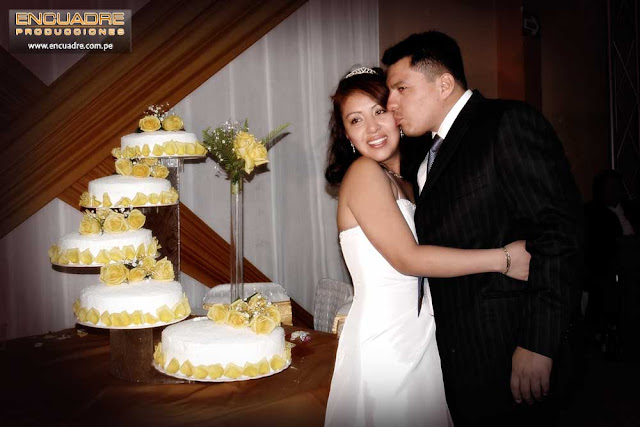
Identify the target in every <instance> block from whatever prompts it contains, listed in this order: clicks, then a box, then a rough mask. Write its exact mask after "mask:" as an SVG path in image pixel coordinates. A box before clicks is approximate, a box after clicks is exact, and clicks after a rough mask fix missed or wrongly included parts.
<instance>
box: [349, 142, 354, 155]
mask: <svg viewBox="0 0 640 427" xmlns="http://www.w3.org/2000/svg"><path fill="white" fill-rule="evenodd" d="M349 144H351V149H352V150H353V154H355V153H356V147H355V145H353V142H351V140H349Z"/></svg>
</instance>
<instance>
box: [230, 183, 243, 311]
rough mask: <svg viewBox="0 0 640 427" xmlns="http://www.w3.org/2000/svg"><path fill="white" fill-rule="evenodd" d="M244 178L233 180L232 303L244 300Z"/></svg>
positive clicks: (231, 237)
mask: <svg viewBox="0 0 640 427" xmlns="http://www.w3.org/2000/svg"><path fill="white" fill-rule="evenodd" d="M242 181H243V180H242V178H241V179H239V180H238V181H234V180H231V212H230V213H231V215H230V218H231V235H230V237H229V253H230V264H229V265H230V268H231V276H230V279H229V283H230V294H231V301H230V302H234V301H235V300H237V299H238V298H244V262H243V261H244V253H243V242H244V239H243V233H242V230H243V218H242Z"/></svg>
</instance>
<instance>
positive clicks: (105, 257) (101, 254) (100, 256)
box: [96, 249, 111, 264]
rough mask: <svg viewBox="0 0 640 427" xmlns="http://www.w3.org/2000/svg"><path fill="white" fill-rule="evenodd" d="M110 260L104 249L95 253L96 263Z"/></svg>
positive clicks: (106, 262)
mask: <svg viewBox="0 0 640 427" xmlns="http://www.w3.org/2000/svg"><path fill="white" fill-rule="evenodd" d="M110 261H111V260H110V259H109V255H108V254H107V250H106V249H100V252H98V255H96V263H98V264H108V263H109V262H110Z"/></svg>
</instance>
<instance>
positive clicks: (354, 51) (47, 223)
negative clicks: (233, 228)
mask: <svg viewBox="0 0 640 427" xmlns="http://www.w3.org/2000/svg"><path fill="white" fill-rule="evenodd" d="M378 63H379V49H378V5H377V1H376V0H311V1H309V2H308V3H306V4H305V5H303V6H302V7H301V8H300V9H298V11H296V12H295V13H294V14H292V15H291V16H290V17H289V18H287V19H286V20H285V21H283V22H282V23H281V24H280V25H278V26H277V27H276V28H275V29H273V30H272V31H271V32H269V33H268V34H267V35H265V36H264V37H263V38H262V39H261V40H259V41H258V42H257V43H255V44H254V45H253V46H251V47H250V48H249V49H247V50H246V51H245V52H244V53H242V54H241V55H240V56H238V57H237V58H236V59H234V60H233V61H232V62H231V63H229V64H228V65H227V66H226V67H225V68H223V69H222V70H221V71H219V72H218V73H217V74H216V75H214V76H213V77H211V78H210V79H209V80H208V81H207V82H205V83H204V84H203V85H201V86H200V87H199V88H198V89H197V90H196V91H194V92H193V93H191V94H190V95H189V96H187V97H186V98H185V99H183V100H182V101H181V102H180V103H179V104H177V105H176V106H175V107H174V110H175V111H176V112H177V113H178V114H180V115H181V116H182V117H183V119H184V121H185V128H186V129H188V130H189V131H192V132H195V133H196V134H197V135H198V136H200V135H201V132H202V130H203V129H205V128H207V127H209V126H211V127H216V126H219V125H221V124H222V123H223V122H225V121H227V120H232V121H239V122H242V121H244V120H245V118H246V119H248V120H249V127H250V131H251V132H252V133H254V134H255V135H256V136H257V137H263V136H265V135H266V133H267V132H268V131H270V130H271V129H273V128H275V127H276V126H278V125H279V124H282V123H291V126H290V127H289V128H288V130H287V131H288V132H289V135H287V136H286V137H285V138H284V139H282V140H281V141H280V142H278V143H277V144H276V145H275V146H274V147H273V148H272V149H271V150H270V151H269V164H268V167H267V168H266V170H264V171H263V172H261V173H259V174H256V175H254V176H253V177H252V179H251V180H250V181H249V182H247V183H245V186H244V224H245V229H244V248H245V252H244V254H245V257H246V258H247V259H249V260H250V261H251V262H252V263H253V264H254V265H255V266H256V267H258V268H259V269H260V270H261V271H262V272H263V273H265V274H266V275H267V276H268V277H270V278H271V279H272V280H273V281H274V282H277V283H279V284H281V285H282V286H284V287H285V289H286V290H287V291H288V293H289V295H290V296H291V298H293V299H294V300H296V301H297V302H298V303H299V304H301V305H302V306H303V307H304V308H305V309H306V310H307V311H309V312H312V310H313V296H314V292H315V286H316V284H317V283H318V281H319V280H320V279H321V278H323V277H331V278H334V279H339V280H343V281H349V276H348V272H347V270H346V268H345V266H344V263H343V260H342V255H341V253H340V248H339V244H338V233H337V228H336V221H335V215H336V205H337V200H336V199H335V198H334V197H332V195H330V194H329V192H328V189H327V186H326V182H325V180H324V166H325V161H326V150H327V142H328V135H329V132H328V121H329V116H330V111H331V102H330V99H329V96H330V94H331V93H332V92H333V91H334V90H335V88H336V86H337V83H338V81H339V79H340V77H341V76H343V75H344V74H345V73H346V72H347V71H349V69H350V68H351V67H352V66H353V65H356V64H358V65H369V66H373V65H377V64H378ZM161 101H162V100H150V103H157V102H161ZM180 193H181V194H180V198H181V201H182V202H183V203H184V204H185V205H186V206H188V207H189V208H190V209H191V210H193V211H194V212H195V213H196V214H197V215H198V216H199V217H200V218H202V220H204V221H205V222H206V223H207V224H208V225H209V226H210V227H211V228H213V229H214V230H215V231H216V232H217V233H218V234H220V235H221V236H222V237H223V238H225V239H227V240H228V238H229V203H230V197H229V181H228V180H227V179H226V176H225V174H224V172H223V171H221V170H219V169H218V168H217V167H216V164H215V163H214V162H213V161H212V160H210V159H207V160H206V161H201V162H196V163H187V164H186V165H185V166H184V169H183V171H182V175H181V182H180ZM80 219H81V214H80V213H79V212H78V211H76V210H74V209H73V208H71V207H70V206H67V205H66V204H64V203H62V202H60V201H59V200H54V201H52V202H51V203H50V204H49V205H47V207H45V208H43V209H42V210H41V211H39V212H38V213H37V214H36V215H34V216H33V217H31V218H30V219H29V220H27V221H26V222H24V223H23V224H22V225H20V226H19V227H18V228H16V229H15V230H13V231H12V232H11V233H9V234H8V235H7V236H5V237H4V238H3V239H2V240H0V267H1V268H2V270H3V271H4V272H6V273H2V276H3V278H6V279H7V283H5V284H3V286H2V287H1V289H2V290H1V291H0V297H1V299H2V302H1V303H0V304H1V305H0V307H2V310H0V338H3V337H9V338H11V337H15V336H24V335H30V334H38V333H43V332H46V331H48V330H57V329H62V328H68V327H72V326H73V324H74V318H73V314H72V313H71V304H72V303H73V300H74V299H75V298H77V296H78V295H79V293H80V290H81V289H82V287H84V286H86V285H88V284H91V283H95V282H96V281H97V276H96V275H77V274H68V273H61V272H58V271H55V270H53V269H52V268H51V265H50V264H49V263H48V258H47V256H46V254H47V248H48V247H49V245H50V244H51V243H52V242H54V241H55V240H56V239H57V238H58V237H59V236H61V235H62V234H65V233H68V232H70V231H73V230H74V229H76V228H77V227H78V224H79V221H80ZM181 281H182V284H183V286H184V288H185V291H186V292H187V296H188V297H189V300H190V303H191V306H192V307H194V308H197V307H199V306H200V305H201V301H202V297H203V296H204V294H205V293H206V291H207V290H208V288H206V287H205V286H203V285H202V284H200V283H198V282H197V281H195V280H194V279H192V278H190V277H188V276H186V275H185V274H184V273H183V274H182V278H181Z"/></svg>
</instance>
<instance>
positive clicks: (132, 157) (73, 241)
mask: <svg viewBox="0 0 640 427" xmlns="http://www.w3.org/2000/svg"><path fill="white" fill-rule="evenodd" d="M150 113H151V115H148V116H146V117H144V118H143V119H142V120H140V123H139V129H138V133H136V134H132V135H127V136H125V137H123V138H122V141H121V146H120V147H118V148H114V149H113V150H112V154H113V156H114V157H115V158H116V161H115V171H116V174H115V175H112V176H107V177H104V178H99V179H96V180H93V181H90V182H89V188H88V190H89V191H87V192H85V193H83V194H82V196H81V197H80V206H82V207H84V208H86V210H85V214H84V217H83V219H82V222H81V224H80V227H79V230H78V231H77V232H73V233H69V234H67V235H65V236H63V237H62V238H61V239H60V240H59V241H58V242H57V243H56V244H54V245H52V246H51V248H50V249H49V257H50V259H51V262H52V263H53V264H56V265H61V266H69V267H76V266H85V267H86V266H89V267H91V266H100V267H101V269H100V283H98V284H95V285H93V286H89V287H87V288H85V289H83V290H82V293H81V295H80V298H78V299H77V300H76V301H75V303H74V304H73V312H74V314H75V315H76V318H77V320H78V323H80V324H83V325H87V326H94V327H99V328H109V329H137V328H148V327H154V326H160V325H167V324H171V323H175V322H178V321H180V320H183V319H185V318H186V317H187V316H188V315H189V314H190V313H191V308H190V306H189V301H188V300H187V297H186V295H185V294H184V292H183V291H182V286H181V285H180V283H178V282H176V281H175V280H174V278H175V275H174V270H173V264H172V263H171V261H170V260H168V259H167V258H166V257H165V258H164V259H162V260H160V261H157V260H156V257H157V256H158V254H159V252H158V249H160V245H159V243H158V239H156V237H153V236H152V233H151V230H148V229H145V228H142V227H143V225H144V224H145V222H146V216H145V215H144V214H143V213H142V211H141V210H140V209H135V208H136V207H146V206H168V205H175V204H177V203H178V198H179V196H178V191H177V190H176V189H175V188H173V187H172V186H171V182H170V181H169V180H168V179H166V178H167V177H168V176H169V168H168V167H167V166H165V165H164V164H163V163H162V161H161V160H160V159H158V157H163V158H167V157H179V158H184V157H190V158H193V157H204V155H205V154H206V149H205V148H204V146H202V144H200V143H199V142H198V141H197V139H196V138H195V135H193V134H191V133H188V132H185V131H184V130H181V129H182V127H183V124H182V119H180V117H178V116H176V115H166V114H165V113H163V112H161V111H160V109H157V107H151V111H150ZM133 141H139V142H140V143H141V145H136V144H134V143H133Z"/></svg>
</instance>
